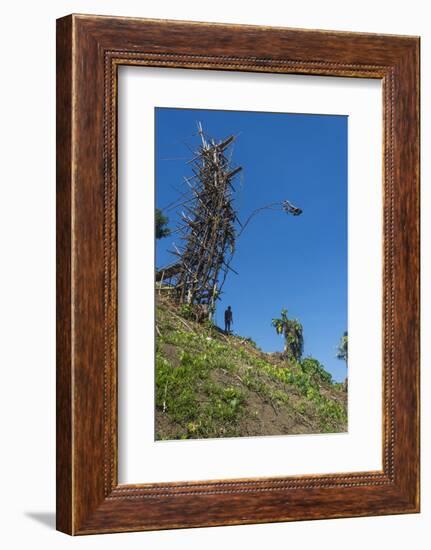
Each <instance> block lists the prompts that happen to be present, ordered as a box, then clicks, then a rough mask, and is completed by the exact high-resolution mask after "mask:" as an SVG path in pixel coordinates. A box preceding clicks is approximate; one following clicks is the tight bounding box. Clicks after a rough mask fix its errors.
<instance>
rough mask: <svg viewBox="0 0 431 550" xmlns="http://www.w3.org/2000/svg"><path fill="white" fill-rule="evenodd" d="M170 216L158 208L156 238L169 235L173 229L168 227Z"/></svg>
mask: <svg viewBox="0 0 431 550" xmlns="http://www.w3.org/2000/svg"><path fill="white" fill-rule="evenodd" d="M168 223H169V218H168V217H167V216H164V215H163V214H162V211H161V210H160V209H159V208H156V239H163V237H169V235H170V234H171V230H170V229H169V227H168Z"/></svg>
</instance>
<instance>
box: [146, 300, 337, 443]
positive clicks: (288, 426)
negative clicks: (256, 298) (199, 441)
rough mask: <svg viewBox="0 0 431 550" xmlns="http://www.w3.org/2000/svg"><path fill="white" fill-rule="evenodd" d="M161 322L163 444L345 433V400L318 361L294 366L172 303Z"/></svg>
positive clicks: (160, 314)
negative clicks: (201, 439) (198, 321)
mask: <svg viewBox="0 0 431 550" xmlns="http://www.w3.org/2000/svg"><path fill="white" fill-rule="evenodd" d="M156 319H157V331H158V338H157V346H156V439H189V438H215V437H238V436H252V435H281V434H293V433H331V432H343V431H346V429H347V399H346V393H345V392H344V391H343V390H342V387H340V385H339V384H334V383H332V380H331V376H330V374H329V373H327V372H326V371H325V370H324V368H323V367H322V365H320V363H319V362H318V361H316V360H315V359H313V358H305V359H304V360H302V361H301V362H295V363H289V364H288V363H286V361H285V360H283V358H281V357H280V356H277V355H271V354H266V353H263V352H262V351H261V350H259V349H258V347H257V346H256V344H255V343H254V342H253V341H252V340H251V339H249V338H241V337H238V336H226V335H224V334H223V333H221V332H220V331H219V329H217V328H216V327H214V326H213V325H212V324H211V323H205V324H198V323H196V322H194V321H193V320H192V316H191V315H190V312H189V311H188V310H187V311H186V310H184V308H182V310H181V309H179V308H176V307H175V306H174V305H173V304H171V303H170V302H169V301H168V300H167V299H166V298H164V299H160V300H159V303H158V305H157V311H156Z"/></svg>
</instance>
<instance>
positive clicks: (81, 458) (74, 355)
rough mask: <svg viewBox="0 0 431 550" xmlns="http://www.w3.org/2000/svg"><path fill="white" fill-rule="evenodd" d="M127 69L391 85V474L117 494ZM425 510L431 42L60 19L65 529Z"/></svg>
mask: <svg viewBox="0 0 431 550" xmlns="http://www.w3.org/2000/svg"><path fill="white" fill-rule="evenodd" d="M119 65H142V66H144V67H145V66H152V67H175V68H178V67H181V68H188V69H195V70H199V69H217V70H226V71H248V72H264V73H285V74H306V75H307V74H312V75H325V76H334V77H337V76H349V77H355V78H376V79H381V80H382V82H383V104H384V109H383V112H384V121H383V127H384V136H383V140H384V147H383V150H384V159H383V166H384V174H383V197H384V201H383V202H384V206H383V208H384V213H383V214H384V217H383V219H384V224H383V225H384V228H383V230H384V239H383V240H384V254H383V258H384V261H383V266H382V274H383V275H382V276H383V304H382V316H383V331H384V334H383V346H384V349H383V376H384V381H383V409H384V410H383V418H384V425H383V441H382V453H383V470H382V471H376V472H351V473H346V474H333V475H332V474H327V475H310V476H289V477H286V478H259V479H237V480H211V481H207V482H185V483H157V484H154V483H152V484H141V485H119V484H118V477H117V463H118V459H117V445H118V442H117V233H116V221H117V220H116V216H117V204H116V201H117V120H116V117H117V74H118V71H117V68H118V66H119ZM418 511H419V38H417V37H405V36H390V35H376V34H356V33H342V32H329V31H328V32H327V31H306V30H295V29H286V28H272V27H255V26H242V25H224V24H207V23H192V22H180V21H157V20H147V19H129V18H115V17H97V16H87V15H85V16H84V15H70V16H67V17H64V18H62V19H59V20H58V21H57V528H58V529H59V530H60V531H63V532H65V533H69V534H90V533H102V532H118V531H138V530H148V529H166V528H174V527H197V526H210V525H228V524H242V523H260V522H274V521H289V520H297V519H302V520H303V519H318V518H337V517H347V516H365V515H379V514H398V513H412V512H418Z"/></svg>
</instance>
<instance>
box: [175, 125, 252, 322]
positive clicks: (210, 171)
mask: <svg viewBox="0 0 431 550" xmlns="http://www.w3.org/2000/svg"><path fill="white" fill-rule="evenodd" d="M198 132H199V136H200V146H199V148H198V150H197V151H196V152H195V156H194V158H193V159H192V160H191V161H189V164H190V166H191V170H192V176H191V177H189V178H184V179H185V182H186V185H187V187H188V190H189V192H190V193H191V197H190V198H189V199H187V200H184V201H182V203H181V207H182V211H181V221H180V224H179V226H178V227H177V229H176V231H177V232H178V233H179V236H180V241H181V244H179V245H178V246H176V245H174V248H175V250H173V251H172V253H173V254H174V255H175V256H176V257H177V261H176V263H175V264H174V268H173V269H172V267H171V271H172V272H173V273H175V275H174V286H175V289H176V298H177V301H178V302H180V303H187V304H200V305H202V306H204V307H205V308H206V310H207V312H208V315H209V316H210V315H211V312H212V311H213V310H214V307H215V301H216V300H217V297H218V296H219V294H220V292H221V289H222V287H223V284H224V282H225V279H226V276H227V273H228V271H229V270H232V268H231V267H230V265H229V264H230V261H231V259H232V256H233V254H234V251H235V237H236V230H235V224H236V222H237V221H238V219H237V215H236V211H235V208H234V206H233V197H234V193H235V188H234V185H233V180H234V178H235V176H236V175H237V174H238V173H239V172H240V171H241V166H233V165H232V162H231V157H232V155H231V154H229V149H230V147H231V145H232V144H233V142H234V141H235V137H234V136H229V137H228V138H226V139H224V140H221V141H216V140H215V139H212V138H208V137H207V136H206V135H205V134H204V132H203V129H202V125H201V123H198ZM232 271H233V270H232Z"/></svg>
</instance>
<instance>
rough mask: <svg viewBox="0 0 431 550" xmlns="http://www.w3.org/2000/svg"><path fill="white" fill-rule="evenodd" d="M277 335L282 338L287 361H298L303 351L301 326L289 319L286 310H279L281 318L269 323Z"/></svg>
mask: <svg viewBox="0 0 431 550" xmlns="http://www.w3.org/2000/svg"><path fill="white" fill-rule="evenodd" d="M271 324H272V326H273V327H274V328H275V330H276V332H277V334H282V335H283V336H284V353H285V354H286V356H287V358H288V359H291V360H295V361H299V360H300V359H301V357H302V352H303V350H304V337H303V334H302V325H301V323H300V322H299V321H298V320H296V319H289V318H288V316H287V309H285V308H283V309H282V310H281V317H280V318H278V319H277V318H276V319H273V320H272V322H271Z"/></svg>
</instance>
